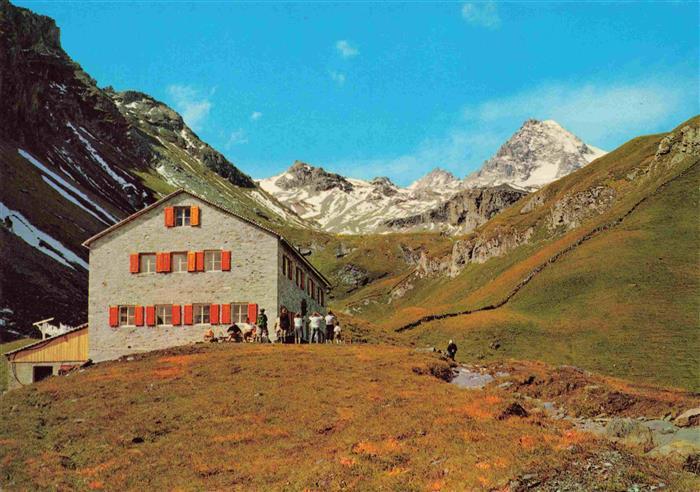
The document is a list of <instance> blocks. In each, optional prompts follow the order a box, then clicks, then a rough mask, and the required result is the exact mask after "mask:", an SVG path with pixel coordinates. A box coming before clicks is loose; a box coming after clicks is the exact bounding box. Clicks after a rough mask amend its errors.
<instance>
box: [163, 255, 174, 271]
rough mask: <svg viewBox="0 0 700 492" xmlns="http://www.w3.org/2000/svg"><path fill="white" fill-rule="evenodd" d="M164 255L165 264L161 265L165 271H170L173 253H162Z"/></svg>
mask: <svg viewBox="0 0 700 492" xmlns="http://www.w3.org/2000/svg"><path fill="white" fill-rule="evenodd" d="M161 255H163V260H162V261H163V264H162V265H161V266H162V268H163V272H164V273H170V272H171V271H172V260H173V258H172V253H161Z"/></svg>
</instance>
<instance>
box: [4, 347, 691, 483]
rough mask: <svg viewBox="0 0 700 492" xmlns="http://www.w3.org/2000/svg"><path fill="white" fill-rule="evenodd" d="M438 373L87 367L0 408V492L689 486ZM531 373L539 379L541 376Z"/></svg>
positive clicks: (268, 363) (341, 358)
mask: <svg viewBox="0 0 700 492" xmlns="http://www.w3.org/2000/svg"><path fill="white" fill-rule="evenodd" d="M440 363H442V364H444V363H443V362H441V361H439V360H437V359H436V356H435V355H432V354H420V353H417V352H412V351H410V350H408V349H405V348H396V347H390V346H380V345H377V346H375V345H342V346H270V345H250V344H240V345H228V344H227V345H198V346H193V347H183V348H179V349H173V350H168V351H164V352H160V353H154V354H148V355H141V356H136V357H134V358H133V360H129V361H127V360H122V361H115V362H109V363H104V364H98V365H96V366H93V367H90V368H88V369H86V370H85V371H83V372H78V373H73V374H71V375H70V376H68V377H62V378H50V379H48V380H46V381H43V382H41V383H38V384H36V385H33V386H31V387H26V388H22V389H20V390H17V391H13V392H10V393H8V394H7V395H5V396H4V397H3V398H2V399H0V415H2V416H3V418H2V419H0V439H1V440H2V443H3V445H2V446H0V463H2V474H0V486H2V488H3V490H53V489H62V490H68V489H70V490H89V489H104V490H129V489H143V487H144V486H146V487H147V488H149V489H152V490H153V489H170V490H222V489H227V490H251V489H256V490H277V489H287V490H343V489H350V490H377V489H390V490H492V489H496V490H508V487H509V484H510V483H511V481H512V480H515V479H517V478H518V477H521V476H524V475H527V474H537V476H538V477H540V480H542V481H544V482H546V481H547V480H550V479H553V477H556V476H558V474H559V473H560V472H559V470H564V469H567V467H569V466H570V465H571V464H572V463H578V462H579V461H580V460H583V459H590V457H591V456H598V455H599V454H601V453H610V452H614V453H618V454H620V455H621V456H624V459H625V460H626V463H629V465H628V466H626V467H624V468H621V469H620V470H616V471H615V473H616V474H615V475H614V476H613V475H611V476H610V477H609V481H608V482H606V483H602V484H599V483H595V484H594V485H595V486H596V487H598V486H601V487H603V488H605V487H609V488H614V487H617V486H620V484H623V485H625V487H627V486H631V485H632V484H640V485H645V484H646V485H651V484H657V483H658V482H660V481H663V482H664V483H666V484H667V485H669V486H670V487H671V488H672V489H673V488H675V489H676V490H683V489H684V488H685V489H688V487H694V486H697V481H696V480H695V479H694V478H693V476H692V475H690V474H687V473H685V472H682V471H681V470H680V469H679V468H677V467H676V465H673V464H671V463H667V462H665V461H654V460H651V459H649V458H646V457H644V456H641V455H639V454H635V453H637V451H636V450H625V449H623V448H620V449H615V448H614V447H613V445H611V444H609V443H607V442H605V441H601V440H599V439H597V438H594V437H593V436H592V435H589V434H584V433H581V432H579V431H576V430H574V429H573V428H572V426H571V424H569V423H567V422H566V421H561V420H559V421H557V420H552V419H548V418H546V417H545V416H543V415H541V414H538V413H536V412H534V411H533V412H531V414H530V416H510V417H508V418H499V416H501V415H502V414H503V411H504V410H505V409H506V408H507V407H508V406H509V405H512V404H513V402H514V401H516V399H517V397H515V396H514V395H512V394H510V393H509V392H508V391H507V390H505V389H502V388H498V387H496V386H495V385H494V387H487V388H486V389H485V390H477V391H470V390H463V389H460V388H458V387H456V386H454V385H451V384H447V383H445V382H444V381H442V380H440V379H438V378H436V377H434V376H433V375H432V373H431V371H430V369H429V367H431V366H436V365H439V364H440ZM514 364H515V363H514ZM172 367H177V368H180V371H179V372H178V374H177V376H175V377H168V378H167V379H164V378H163V377H162V375H163V373H162V372H159V370H160V369H163V368H172ZM530 370H532V371H536V377H537V378H546V377H547V371H548V369H547V368H546V367H545V366H540V365H533V366H527V371H526V372H529V371H530ZM519 374H520V373H519V372H518V370H517V369H514V370H513V375H514V376H518V375H519ZM615 384H617V385H618V387H621V386H619V385H622V384H623V383H622V382H616V383H615ZM632 390H633V391H642V390H640V389H639V388H637V387H636V386H635V387H633V388H632ZM659 394H660V395H662V396H663V395H666V392H664V391H661V392H660V393H659ZM669 394H672V392H671V393H669ZM664 398H667V397H666V396H664ZM678 398H681V399H683V398H685V397H684V396H682V395H681V396H678ZM668 399H670V397H668ZM520 401H521V403H522V404H523V405H526V406H528V404H527V403H524V402H523V401H522V399H521V400H520ZM682 401H685V400H682ZM529 410H532V409H531V408H530V409H529ZM582 480H584V482H582V484H583V486H584V488H585V487H586V486H592V484H591V483H587V482H585V479H582Z"/></svg>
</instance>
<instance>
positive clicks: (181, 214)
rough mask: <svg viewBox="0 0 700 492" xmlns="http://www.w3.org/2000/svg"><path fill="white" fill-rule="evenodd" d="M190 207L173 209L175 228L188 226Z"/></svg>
mask: <svg viewBox="0 0 700 492" xmlns="http://www.w3.org/2000/svg"><path fill="white" fill-rule="evenodd" d="M190 213H191V212H190V207H175V226H176V227H177V226H188V225H190Z"/></svg>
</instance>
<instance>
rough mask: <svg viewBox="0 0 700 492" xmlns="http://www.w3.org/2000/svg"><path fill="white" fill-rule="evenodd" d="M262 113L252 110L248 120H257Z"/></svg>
mask: <svg viewBox="0 0 700 492" xmlns="http://www.w3.org/2000/svg"><path fill="white" fill-rule="evenodd" d="M262 115H263V114H262V113H261V112H260V111H253V112H252V113H251V114H250V121H258V120H259V119H260V118H262Z"/></svg>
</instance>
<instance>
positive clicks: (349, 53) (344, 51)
mask: <svg viewBox="0 0 700 492" xmlns="http://www.w3.org/2000/svg"><path fill="white" fill-rule="evenodd" d="M335 49H336V51H338V53H340V56H342V57H343V58H353V57H355V56H357V55H359V54H360V52H359V50H358V49H357V48H356V47H355V46H353V45H351V44H350V42H349V41H348V40H346V39H341V40H339V41H336V43H335Z"/></svg>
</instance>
